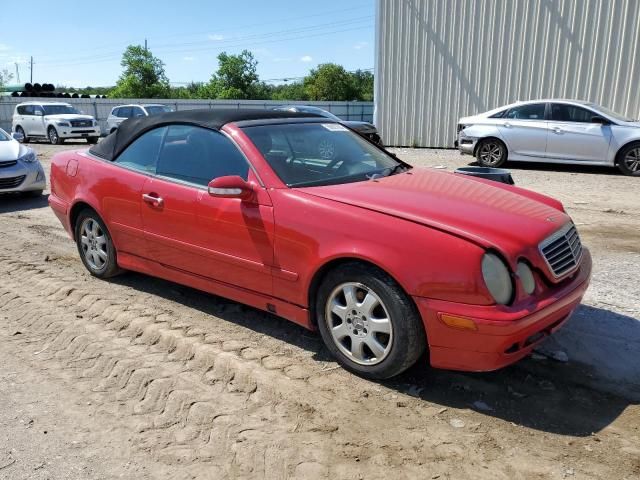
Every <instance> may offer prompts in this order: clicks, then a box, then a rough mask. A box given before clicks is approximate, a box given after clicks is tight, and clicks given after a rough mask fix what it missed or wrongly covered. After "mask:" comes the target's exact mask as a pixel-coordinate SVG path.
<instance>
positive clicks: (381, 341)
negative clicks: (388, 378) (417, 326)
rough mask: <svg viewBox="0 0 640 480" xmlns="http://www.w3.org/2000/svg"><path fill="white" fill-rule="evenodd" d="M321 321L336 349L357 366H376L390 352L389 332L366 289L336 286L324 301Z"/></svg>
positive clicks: (376, 302) (379, 308)
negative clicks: (324, 324)
mask: <svg viewBox="0 0 640 480" xmlns="http://www.w3.org/2000/svg"><path fill="white" fill-rule="evenodd" d="M325 318H326V320H327V323H328V327H329V331H330V332H331V337H332V339H333V341H334V343H335V345H336V346H337V347H338V349H339V350H340V351H341V352H342V353H343V354H344V355H346V356H347V357H349V358H350V359H351V360H352V361H353V362H355V363H358V364H360V365H376V364H378V363H380V362H382V361H383V360H384V359H385V358H387V355H389V350H391V344H392V340H393V328H392V326H391V319H390V318H389V313H388V312H387V309H386V307H385V305H384V303H383V302H382V300H380V297H378V295H376V293H375V292H374V291H373V290H371V289H370V288H369V287H367V286H366V285H363V284H361V283H355V282H347V283H343V284H341V285H338V286H337V287H336V288H335V289H334V290H333V292H331V295H330V296H329V300H328V301H327V307H326V312H325Z"/></svg>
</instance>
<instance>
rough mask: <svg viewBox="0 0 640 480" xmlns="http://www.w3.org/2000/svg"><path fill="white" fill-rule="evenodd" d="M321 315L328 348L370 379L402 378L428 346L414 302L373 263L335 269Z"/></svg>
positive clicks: (319, 303) (323, 291)
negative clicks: (396, 376)
mask: <svg viewBox="0 0 640 480" xmlns="http://www.w3.org/2000/svg"><path fill="white" fill-rule="evenodd" d="M315 312H316V313H315V315H316V320H317V325H318V329H319V330H320V334H321V336H322V340H323V341H324V344H325V345H326V347H327V349H328V350H329V351H330V352H331V354H332V355H333V356H334V357H335V358H336V360H337V361H338V363H339V364H340V365H342V366H343V367H344V368H345V369H347V370H349V371H351V372H353V373H355V374H357V375H360V376H362V377H365V378H370V379H376V380H382V379H386V378H390V377H393V376H395V375H398V374H400V373H402V372H403V371H405V370H406V369H408V368H409V367H411V366H412V365H413V364H414V363H415V362H416V361H417V360H418V359H419V358H420V356H421V355H422V354H423V353H424V351H425V349H426V347H427V341H426V335H425V332H424V327H423V324H422V320H421V318H420V315H419V313H418V312H417V310H416V308H415V306H414V304H413V302H412V301H411V299H410V298H409V297H408V296H407V294H406V293H404V291H403V290H402V288H400V286H399V285H398V284H397V283H396V282H395V281H394V280H393V279H392V278H391V277H390V276H389V275H387V274H386V273H385V272H383V271H382V270H379V269H378V268H375V267H373V266H371V265H365V264H361V263H357V262H353V263H347V264H344V265H341V266H340V267H339V268H336V269H335V270H332V271H330V272H329V273H328V274H327V275H326V277H325V278H324V280H323V281H322V283H321V284H320V287H319V289H318V294H317V296H316V303H315ZM354 312H355V313H354Z"/></svg>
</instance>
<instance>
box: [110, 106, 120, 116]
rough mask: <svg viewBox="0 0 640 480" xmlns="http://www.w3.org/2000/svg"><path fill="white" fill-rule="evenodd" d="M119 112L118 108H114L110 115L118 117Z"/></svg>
mask: <svg viewBox="0 0 640 480" xmlns="http://www.w3.org/2000/svg"><path fill="white" fill-rule="evenodd" d="M119 112H120V109H119V108H114V109H113V110H111V115H113V116H114V117H119V116H120V115H119Z"/></svg>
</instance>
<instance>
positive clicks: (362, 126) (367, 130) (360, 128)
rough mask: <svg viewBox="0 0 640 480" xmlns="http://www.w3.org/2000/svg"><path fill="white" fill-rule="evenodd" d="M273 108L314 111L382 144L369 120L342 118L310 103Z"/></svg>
mask: <svg viewBox="0 0 640 480" xmlns="http://www.w3.org/2000/svg"><path fill="white" fill-rule="evenodd" d="M273 110H279V111H287V112H302V113H314V114H316V115H320V116H322V117H326V118H330V119H331V120H335V121H336V122H340V123H342V124H343V125H346V126H347V127H349V128H352V129H353V130H355V131H356V132H358V133H359V134H360V135H362V136H364V137H367V138H368V139H369V140H371V141H372V142H373V143H377V144H378V145H380V146H382V139H381V138H380V135H379V134H378V129H377V128H376V127H375V126H374V125H373V124H371V123H369V122H358V121H355V120H342V119H340V118H339V117H337V116H336V115H334V114H333V113H331V112H328V111H327V110H323V109H322V108H318V107H312V106H310V105H282V106H279V107H274V108H273Z"/></svg>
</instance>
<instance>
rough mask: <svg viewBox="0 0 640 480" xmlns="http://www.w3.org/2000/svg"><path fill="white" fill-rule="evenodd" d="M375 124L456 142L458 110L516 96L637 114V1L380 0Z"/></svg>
mask: <svg viewBox="0 0 640 480" xmlns="http://www.w3.org/2000/svg"><path fill="white" fill-rule="evenodd" d="M376 15H377V18H376V23H377V31H376V85H375V93H376V95H375V105H376V124H377V126H378V128H379V129H380V130H381V134H382V137H383V138H384V140H385V143H387V144H388V145H402V146H421V147H453V142H454V140H455V128H456V123H457V120H458V118H459V117H462V116H466V115H473V114H476V113H480V112H484V111H487V110H490V109H492V108H495V107H499V106H501V105H504V104H508V103H511V102H514V101H517V100H529V99H535V98H576V99H583V100H590V101H594V102H597V103H600V104H602V105H604V106H606V107H609V108H611V109H613V110H615V111H617V112H620V113H622V114H625V115H628V116H630V117H632V118H638V117H639V116H640V65H639V63H640V62H639V61H638V60H639V59H638V55H640V45H639V44H640V0H378V4H377V12H376Z"/></svg>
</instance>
